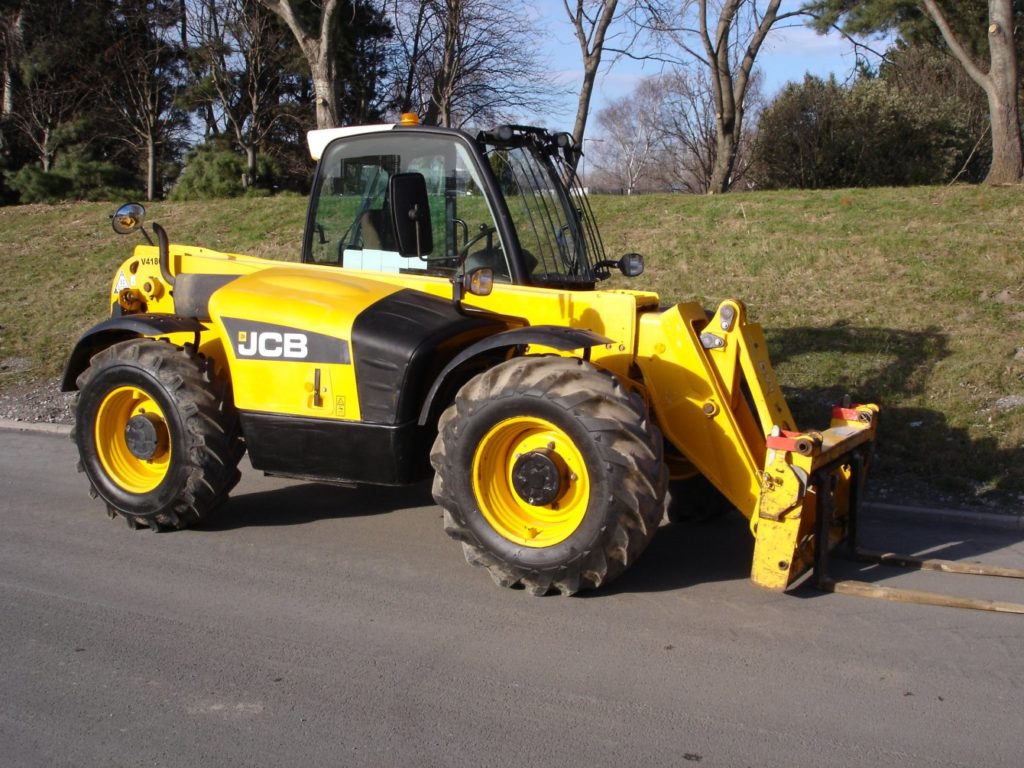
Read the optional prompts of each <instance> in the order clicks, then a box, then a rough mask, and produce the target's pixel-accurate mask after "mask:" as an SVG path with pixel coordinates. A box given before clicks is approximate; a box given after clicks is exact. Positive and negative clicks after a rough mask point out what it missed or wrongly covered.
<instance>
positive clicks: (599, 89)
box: [532, 0, 854, 130]
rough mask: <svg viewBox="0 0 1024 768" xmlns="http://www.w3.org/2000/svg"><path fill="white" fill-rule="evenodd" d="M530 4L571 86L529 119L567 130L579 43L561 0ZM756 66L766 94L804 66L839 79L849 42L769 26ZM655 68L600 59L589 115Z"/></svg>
mask: <svg viewBox="0 0 1024 768" xmlns="http://www.w3.org/2000/svg"><path fill="white" fill-rule="evenodd" d="M534 8H535V10H536V11H537V13H538V16H539V17H540V19H539V21H540V23H539V26H541V27H542V28H543V29H544V30H545V32H546V34H547V39H548V42H547V44H546V45H544V46H543V48H542V50H543V51H544V53H545V54H546V55H547V56H548V58H549V62H550V66H551V68H552V71H554V72H556V73H557V75H556V79H557V80H558V82H560V83H565V84H566V86H567V88H570V89H571V91H572V92H571V93H568V94H566V96H565V97H564V98H563V99H562V101H561V102H560V103H561V105H562V108H556V109H555V110H553V111H552V112H551V113H548V114H545V115H543V116H539V117H534V118H532V120H533V121H536V122H539V123H540V124H543V125H546V126H547V127H549V128H553V129H561V130H572V123H573V120H574V119H575V116H576V100H577V94H578V92H579V91H578V83H579V81H580V79H581V78H582V76H583V69H582V64H581V61H580V53H579V47H578V44H577V42H576V38H575V37H573V31H572V27H571V26H570V25H569V22H568V21H567V20H566V18H565V11H564V9H563V7H562V2H561V0H544V2H540V3H537V4H536V5H535V6H534ZM757 66H758V67H759V68H760V69H761V72H762V74H763V76H764V86H765V87H764V90H765V95H766V96H768V97H769V98H770V97H771V96H772V95H774V94H775V93H777V92H778V90H779V89H780V88H781V87H782V86H783V85H785V84H786V83H787V82H790V81H794V80H802V79H803V77H804V74H805V73H807V72H810V73H811V74H814V75H818V76H819V77H828V75H829V74H835V76H836V77H837V78H838V79H839V80H844V79H846V78H847V77H848V76H849V75H850V73H851V72H852V71H853V68H854V55H853V48H852V46H851V45H850V43H849V42H847V41H846V40H844V39H843V38H842V37H840V36H839V35H837V34H834V33H833V34H831V35H827V36H824V35H819V34H817V33H816V32H814V31H813V30H811V29H809V28H807V27H805V26H802V25H799V23H796V24H794V25H792V26H789V27H786V28H776V29H773V30H772V32H771V33H770V34H769V36H768V38H767V40H766V41H765V44H764V46H763V47H762V49H761V51H760V53H759V54H758V57H757ZM659 71H660V65H659V64H658V63H657V62H646V63H644V62H637V61H634V60H631V59H626V58H621V57H620V59H619V60H618V61H617V62H615V63H614V64H613V65H612V66H611V67H610V68H609V67H608V66H606V65H602V71H601V74H600V75H599V76H598V80H597V85H596V88H595V95H594V102H593V104H592V106H591V112H590V119H591V120H593V118H594V116H595V115H596V114H597V112H598V110H600V109H601V107H603V106H604V105H605V104H606V103H607V102H608V101H609V100H612V99H615V98H619V97H621V96H624V95H626V94H628V93H629V92H630V91H632V89H633V88H634V87H635V85H636V83H637V81H639V80H640V79H642V78H644V77H646V76H649V75H653V74H657V73H658V72H659Z"/></svg>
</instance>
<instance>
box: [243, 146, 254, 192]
mask: <svg viewBox="0 0 1024 768" xmlns="http://www.w3.org/2000/svg"><path fill="white" fill-rule="evenodd" d="M243 186H244V187H245V188H246V189H251V188H252V187H255V186H256V145H255V144H253V143H249V144H246V145H245V183H244V184H243Z"/></svg>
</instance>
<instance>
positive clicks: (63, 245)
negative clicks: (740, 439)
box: [0, 187, 1024, 511]
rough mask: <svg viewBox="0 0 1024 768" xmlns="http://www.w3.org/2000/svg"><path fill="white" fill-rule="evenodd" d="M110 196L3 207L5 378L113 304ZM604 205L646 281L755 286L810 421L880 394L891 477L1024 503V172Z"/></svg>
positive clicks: (285, 235)
mask: <svg viewBox="0 0 1024 768" xmlns="http://www.w3.org/2000/svg"><path fill="white" fill-rule="evenodd" d="M113 207H114V206H112V205H109V204H102V203H101V204H93V203H88V204H74V205H61V206H28V207H18V208H6V209H0V233H2V234H0V243H2V250H0V267H2V275H3V278H2V280H0V326H2V328H0V361H4V362H5V365H3V367H2V369H0V387H4V386H9V385H12V384H15V383H17V382H18V381H19V380H24V379H25V378H27V377H32V378H45V377H52V376H55V375H57V374H58V372H59V371H60V369H61V366H62V364H63V361H64V359H65V357H66V355H67V353H68V350H69V349H70V346H71V345H72V344H73V342H74V340H75V339H77V337H78V335H79V334H80V333H81V332H82V331H83V330H84V329H86V328H87V327H89V326H90V325H91V324H92V323H94V322H96V321H98V320H99V319H102V316H103V313H104V303H105V295H106V291H107V290H108V288H109V284H110V279H111V277H112V275H113V272H114V269H115V268H116V266H117V265H118V264H119V263H120V262H121V261H122V260H123V259H124V258H125V257H126V256H127V254H128V253H129V251H130V248H131V247H132V245H134V242H135V240H134V239H133V238H119V237H117V236H115V235H114V234H113V233H112V232H111V231H110V229H109V225H108V223H107V217H108V215H109V213H110V212H111V210H112V208H113ZM594 208H595V212H596V214H597V216H598V218H599V220H600V222H601V225H602V232H603V234H604V239H605V245H606V247H607V250H608V252H609V254H610V255H611V254H619V253H622V252H624V251H626V250H637V251H640V252H641V253H643V254H644V255H645V256H646V257H647V264H648V271H647V274H646V275H644V276H643V277H641V278H639V279H638V280H635V281H632V282H631V283H630V285H632V286H635V287H644V288H652V289H654V290H657V291H659V292H660V293H661V294H662V296H663V297H664V298H665V299H667V300H674V301H680V300H688V299H697V300H698V301H701V302H704V303H705V304H706V305H709V306H710V305H713V304H714V303H715V302H717V301H718V300H720V299H722V298H725V297H729V296H736V297H740V298H742V299H744V301H745V302H746V303H747V306H748V307H749V309H750V313H751V315H752V317H753V318H754V319H755V320H756V321H758V322H761V323H762V324H763V325H764V326H765V328H766V330H767V334H768V339H769V343H770V346H771V348H772V353H773V359H774V361H775V364H776V368H777V372H778V374H779V378H780V379H781V381H782V383H783V385H784V387H785V389H786V393H787V396H788V398H789V399H790V402H791V404H792V406H793V409H794V411H795V412H796V415H797V418H798V420H799V421H800V423H801V424H802V425H804V426H806V427H821V426H824V424H823V422H824V421H827V407H828V405H829V404H830V403H831V402H833V401H835V400H837V399H838V398H839V397H840V396H841V395H842V394H843V393H845V392H849V393H851V394H853V395H854V396H855V397H856V398H857V399H859V400H869V399H870V400H875V401H878V402H880V403H881V404H882V406H883V407H884V412H883V421H882V428H881V430H882V434H881V437H880V440H879V449H878V455H877V461H876V465H875V482H874V487H875V489H876V491H875V492H876V494H877V493H878V490H879V489H885V488H887V487H888V489H889V491H888V495H889V498H893V499H894V500H900V501H905V500H911V499H914V498H918V499H920V498H921V496H920V495H919V493H924V495H925V497H926V500H929V501H933V502H936V501H937V502H946V503H961V504H962V503H970V502H981V501H985V502H989V503H995V504H998V505H999V507H1000V508H1001V509H1004V510H1007V511H1010V510H1015V509H1019V508H1021V507H1022V506H1024V404H1022V399H1024V188H999V189H989V188H980V187H954V188H920V189H881V190H877V189H876V190H843V191H829V192H780V193H753V194H743V195H727V196H722V197H691V196H669V195H658V196H649V197H647V196H645V197H636V198H622V197H598V198H595V200H594ZM304 212H305V203H304V201H303V200H302V199H300V198H297V197H284V198H272V199H254V200H239V201H218V202H212V203H191V204H171V203H160V204H154V205H152V206H150V209H149V218H150V220H159V221H160V222H162V223H163V224H164V225H165V226H166V227H167V228H168V230H169V232H170V233H171V236H172V238H173V239H174V240H176V241H179V242H192V243H196V244H201V245H206V246H209V247H213V248H221V249H224V250H234V251H240V252H247V253H255V254H258V255H263V256H274V257H278V258H292V259H294V258H296V256H297V254H298V249H299V243H300V239H301V232H302V226H303V219H304ZM616 282H617V283H618V282H620V281H616ZM11 361H13V363H12V362H11ZM897 486H902V487H897ZM930 489H934V490H930ZM940 494H941V495H940ZM943 495H944V496H945V497H946V498H942V496H943Z"/></svg>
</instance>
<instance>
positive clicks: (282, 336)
mask: <svg viewBox="0 0 1024 768" xmlns="http://www.w3.org/2000/svg"><path fill="white" fill-rule="evenodd" d="M222 322H223V323H224V331H225V335H226V336H227V338H228V339H230V340H231V342H232V346H233V347H234V350H235V356H236V357H237V358H238V359H240V360H277V361H279V362H289V361H293V360H295V361H298V360H301V361H303V362H306V363H328V364H333V365H348V364H349V363H350V362H351V356H350V355H349V348H348V340H347V339H339V338H337V337H335V336H327V335H325V334H323V333H316V332H315V331H309V330H306V329H304V328H294V327H291V326H287V325H272V324H271V323H261V322H258V321H256V320H242V319H241V318H237V317H225V318H223V319H222Z"/></svg>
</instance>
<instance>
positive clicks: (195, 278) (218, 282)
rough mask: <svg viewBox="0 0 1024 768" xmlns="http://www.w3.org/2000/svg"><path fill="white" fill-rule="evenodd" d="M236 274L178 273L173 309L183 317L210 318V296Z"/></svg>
mask: <svg viewBox="0 0 1024 768" xmlns="http://www.w3.org/2000/svg"><path fill="white" fill-rule="evenodd" d="M238 277H239V276H238V275H190V274H189V275H178V276H177V277H176V278H175V280H174V311H175V313H177V314H179V315H182V316H183V317H195V318H198V319H199V320H203V321H209V319H210V297H211V296H212V295H213V292H214V291H216V290H218V289H220V288H223V287H224V286H225V285H227V284H228V283H230V282H231V281H232V280H237V279H238Z"/></svg>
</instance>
